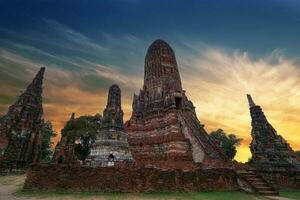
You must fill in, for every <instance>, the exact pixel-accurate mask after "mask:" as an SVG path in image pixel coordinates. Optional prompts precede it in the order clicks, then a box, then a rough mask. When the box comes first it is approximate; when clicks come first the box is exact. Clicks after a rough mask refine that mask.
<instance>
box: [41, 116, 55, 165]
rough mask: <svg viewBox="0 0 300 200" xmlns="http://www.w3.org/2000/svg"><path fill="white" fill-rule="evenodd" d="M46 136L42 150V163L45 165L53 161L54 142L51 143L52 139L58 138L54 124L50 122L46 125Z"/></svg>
mask: <svg viewBox="0 0 300 200" xmlns="http://www.w3.org/2000/svg"><path fill="white" fill-rule="evenodd" d="M43 131H44V136H43V143H42V149H41V161H42V162H43V163H48V162H50V161H51V159H52V154H53V148H52V145H53V142H52V141H51V138H53V137H56V136H57V133H56V132H55V130H54V129H53V126H52V123H51V122H50V121H47V122H45V123H44V130H43Z"/></svg>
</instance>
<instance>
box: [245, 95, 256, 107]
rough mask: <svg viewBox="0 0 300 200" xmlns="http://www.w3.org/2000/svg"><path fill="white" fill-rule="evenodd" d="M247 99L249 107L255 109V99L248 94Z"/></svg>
mask: <svg viewBox="0 0 300 200" xmlns="http://www.w3.org/2000/svg"><path fill="white" fill-rule="evenodd" d="M247 99H248V103H249V107H250V108H251V107H253V106H255V103H254V101H253V99H252V97H251V95H250V94H247Z"/></svg>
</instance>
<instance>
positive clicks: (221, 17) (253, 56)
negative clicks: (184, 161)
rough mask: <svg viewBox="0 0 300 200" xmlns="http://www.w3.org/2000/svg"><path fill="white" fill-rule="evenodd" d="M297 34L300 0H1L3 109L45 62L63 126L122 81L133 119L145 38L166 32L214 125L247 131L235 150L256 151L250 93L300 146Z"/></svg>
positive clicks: (47, 114)
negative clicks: (250, 112) (248, 97)
mask: <svg viewBox="0 0 300 200" xmlns="http://www.w3.org/2000/svg"><path fill="white" fill-rule="evenodd" d="M299 35H300V2H299V1H297V0H285V1H281V0H264V1H261V0H259V1H258V0H248V1H245V0H226V1H225V0H224V1H222V0H205V1H204V0H190V1H185V0H181V1H180V0H143V1H142V0H101V1H99V0H89V1H79V0H31V1H23V0H0V115H4V114H5V113H6V112H7V110H8V106H9V105H11V104H12V103H14V101H15V100H16V97H17V96H18V95H19V94H20V91H22V90H24V89H25V88H26V86H27V85H28V84H29V83H30V81H31V80H32V78H33V77H34V76H35V74H36V73H37V71H38V69H39V68H40V67H41V66H46V74H45V81H44V93H43V102H44V105H43V106H44V118H45V119H46V120H50V121H52V123H53V125H54V128H55V129H56V131H57V132H59V131H60V129H61V128H62V127H63V126H64V124H65V122H66V121H67V120H68V119H69V118H70V115H71V113H72V112H75V113H76V115H77V116H80V115H94V114H96V113H101V114H102V112H103V109H104V107H105V105H106V100H107V90H108V87H109V86H110V85H111V84H114V83H116V84H119V85H120V87H121V89H122V107H123V110H124V112H125V120H128V119H129V118H130V115H131V104H132V97H133V94H134V93H138V91H139V89H140V88H142V85H143V73H144V71H143V70H144V58H145V54H146V51H147V48H148V46H149V45H150V44H151V43H152V42H153V41H154V40H155V39H163V40H165V41H166V42H168V43H169V44H170V45H171V47H172V48H173V49H174V51H175V54H176V58H177V63H178V66H179V71H180V75H181V79H182V84H183V88H184V89H185V90H186V93H187V96H188V98H189V99H191V100H192V101H193V103H194V105H195V106H196V112H197V115H198V117H199V120H200V121H201V123H203V124H205V128H206V130H207V131H208V132H210V131H213V130H216V129H218V128H222V129H223V130H225V132H227V133H234V134H236V135H238V136H239V137H241V138H243V139H244V140H243V142H242V144H241V146H240V147H239V148H238V152H237V155H236V159H237V160H239V161H242V162H244V161H247V160H248V159H249V157H250V156H251V154H250V151H249V143H250V142H251V135H250V133H251V119H250V114H249V108H248V103H247V99H246V94H247V93H250V94H251V95H252V97H253V99H254V101H255V102H256V104H258V105H261V107H262V108H263V110H264V112H265V114H266V116H267V118H268V120H269V122H270V123H271V124H272V125H273V126H274V128H275V129H276V130H277V132H278V134H280V135H282V136H283V137H284V138H285V139H286V140H287V141H288V142H289V143H290V144H291V146H292V147H293V148H294V150H300V133H299V132H300V115H299V113H300V45H299V44H300V37H299ZM57 140H59V137H57V138H56V139H55V141H57Z"/></svg>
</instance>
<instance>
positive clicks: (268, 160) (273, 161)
mask: <svg viewBox="0 0 300 200" xmlns="http://www.w3.org/2000/svg"><path fill="white" fill-rule="evenodd" d="M247 98H248V102H249V107H250V114H251V119H252V123H251V124H252V131H251V136H252V142H251V144H250V150H251V153H252V158H251V160H250V164H251V165H253V166H255V167H257V168H260V169H265V170H268V169H291V168H294V169H300V163H299V161H298V160H297V157H296V154H295V152H294V151H293V150H292V148H291V147H290V145H289V144H288V143H287V142H286V140H284V139H283V138H282V137H281V136H280V135H278V134H277V132H276V130H275V129H274V128H273V127H272V125H271V124H270V123H269V122H268V120H267V118H266V116H265V115H264V113H263V111H262V109H261V107H260V106H258V105H255V104H254V102H253V100H252V98H251V96H250V95H249V94H247Z"/></svg>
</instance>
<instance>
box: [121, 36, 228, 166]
mask: <svg viewBox="0 0 300 200" xmlns="http://www.w3.org/2000/svg"><path fill="white" fill-rule="evenodd" d="M144 70H145V76H144V86H143V89H142V90H141V91H140V93H139V95H134V98H133V104H132V109H133V112H132V116H131V118H130V120H129V121H128V122H127V123H126V132H127V133H128V137H129V140H128V141H129V145H130V150H131V152H132V155H133V157H134V160H135V161H136V162H138V163H141V164H147V165H153V166H155V165H156V166H157V163H163V162H165V163H166V165H170V162H173V163H174V165H175V163H176V162H180V161H184V162H190V165H189V166H192V165H193V163H202V164H203V166H204V167H212V166H220V165H222V163H224V157H223V155H222V153H221V151H220V150H219V149H218V148H217V147H216V146H215V145H214V144H213V143H212V142H211V141H210V139H209V137H208V134H207V133H206V131H205V130H204V128H203V127H204V126H203V125H202V124H201V123H200V122H199V120H198V118H197V116H196V112H195V107H194V106H193V103H192V102H191V101H190V100H188V98H187V96H186V95H185V91H184V90H183V89H182V85H181V80H180V75H179V71H178V67H177V62H176V58H175V53H174V51H173V49H172V48H171V47H170V46H169V45H168V44H167V43H166V42H164V41H162V40H156V41H154V42H153V43H152V44H151V46H150V47H149V48H148V51H147V55H146V58H145V69H144ZM179 166H181V165H179ZM160 167H162V165H160Z"/></svg>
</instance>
